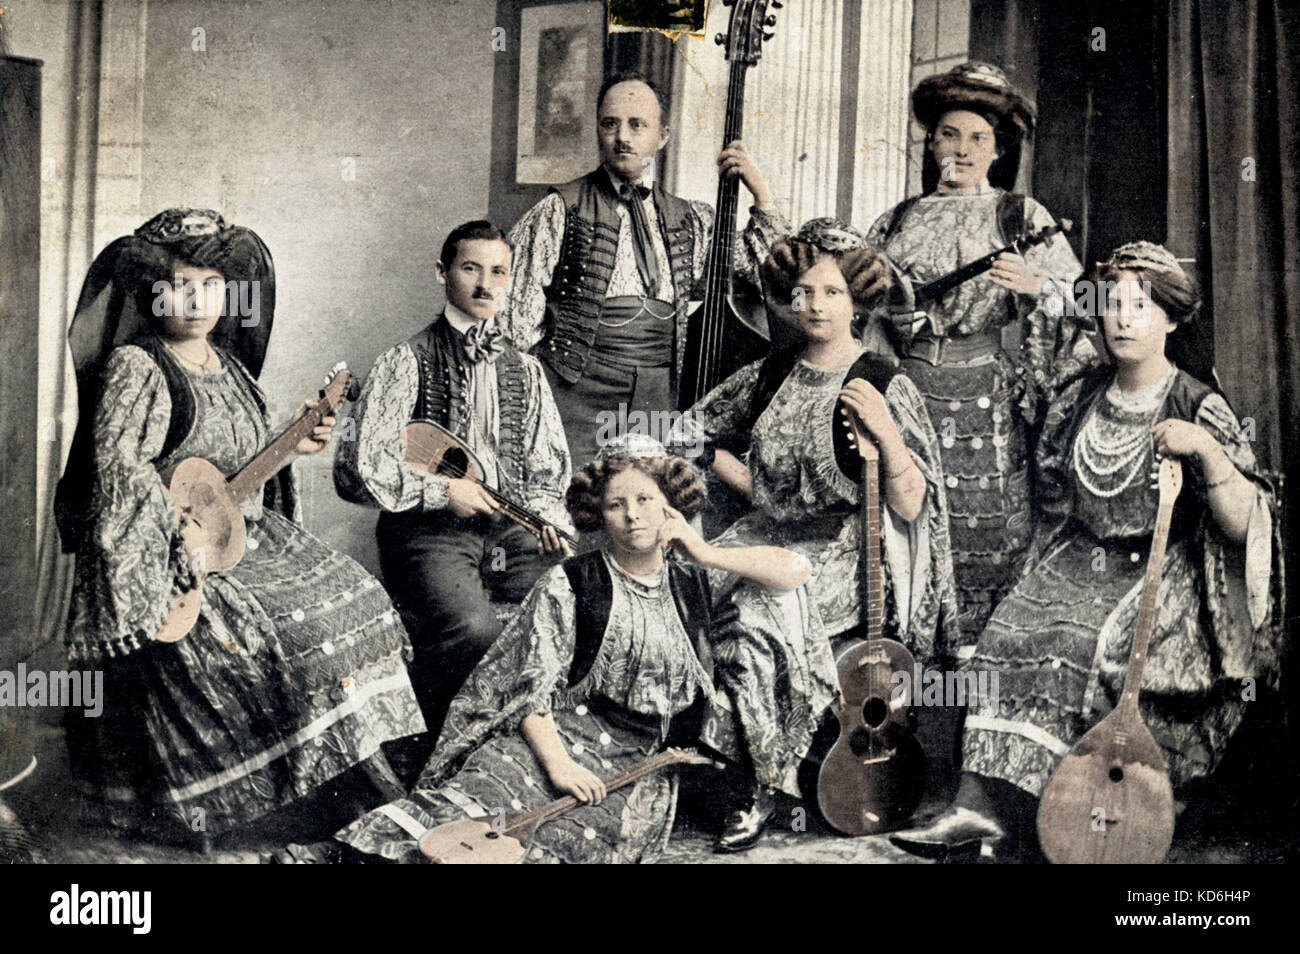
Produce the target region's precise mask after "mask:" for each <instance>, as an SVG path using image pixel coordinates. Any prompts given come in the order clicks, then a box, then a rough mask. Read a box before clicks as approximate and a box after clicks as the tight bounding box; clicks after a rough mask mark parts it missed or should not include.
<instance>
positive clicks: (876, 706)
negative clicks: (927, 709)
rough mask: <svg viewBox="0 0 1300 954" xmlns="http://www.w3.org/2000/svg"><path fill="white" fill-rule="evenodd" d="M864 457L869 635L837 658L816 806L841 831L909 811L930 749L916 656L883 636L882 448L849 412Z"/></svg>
mask: <svg viewBox="0 0 1300 954" xmlns="http://www.w3.org/2000/svg"><path fill="white" fill-rule="evenodd" d="M848 418H849V422H850V425H851V427H852V429H853V436H854V441H855V443H856V445H857V449H858V454H859V456H860V457H861V458H862V491H863V492H862V509H861V514H862V539H863V545H862V547H863V557H862V574H863V581H862V582H863V588H864V596H863V616H864V618H865V621H866V638H865V639H859V640H855V641H854V642H851V643H849V644H848V645H847V646H845V647H844V648H843V649H842V650H841V651H840V653H839V655H838V657H837V658H836V660H835V669H836V672H837V674H838V676H839V683H840V692H839V696H838V698H837V699H836V712H835V715H836V718H837V719H838V720H839V723H840V735H839V738H838V739H837V740H836V742H835V744H834V746H832V748H831V750H830V751H829V752H828V753H827V754H826V759H825V761H823V762H822V764H821V769H820V771H819V772H818V775H817V806H818V808H820V809H821V813H822V816H823V817H824V818H825V819H826V821H827V822H829V823H830V825H831V826H832V827H833V828H835V829H836V830H837V831H840V832H843V833H844V834H846V835H870V834H875V833H877V832H880V831H885V830H886V829H889V828H893V827H896V826H897V825H899V824H901V823H902V822H904V821H906V820H907V819H908V818H910V817H911V815H912V813H913V812H914V811H916V806H917V805H918V804H919V803H920V801H921V790H922V787H923V786H924V784H925V754H924V752H923V751H922V749H921V745H920V743H919V742H917V740H916V736H915V735H914V732H915V727H916V714H915V709H914V707H913V705H912V703H913V693H914V691H915V690H916V689H917V688H918V687H910V688H909V687H908V685H907V684H906V683H905V684H904V687H903V690H904V691H902V692H900V691H899V689H900V687H899V685H898V684H897V682H896V680H895V679H894V674H895V673H900V672H901V673H906V674H907V679H908V680H909V682H910V680H911V679H912V673H913V672H915V670H916V662H915V660H914V659H913V657H912V654H911V653H910V652H908V650H907V647H906V646H904V645H903V644H902V643H900V642H898V641H897V640H893V639H882V638H881V636H880V633H881V628H882V625H883V623H884V609H885V587H884V582H885V581H884V572H883V567H882V563H881V549H880V546H881V537H880V473H879V471H880V453H879V451H878V450H877V449H876V445H875V444H874V443H873V442H872V440H871V437H870V436H869V435H868V434H867V433H866V431H865V429H864V428H863V427H862V424H861V422H860V421H859V420H858V418H857V415H855V414H853V413H851V412H850V413H848Z"/></svg>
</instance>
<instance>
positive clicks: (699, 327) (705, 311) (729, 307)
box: [677, 0, 782, 411]
mask: <svg viewBox="0 0 1300 954" xmlns="http://www.w3.org/2000/svg"><path fill="white" fill-rule="evenodd" d="M769 6H771V7H772V8H773V9H778V10H779V9H780V8H781V6H782V4H780V3H778V2H776V0H733V2H732V10H731V20H730V23H729V24H728V26H727V33H726V35H725V36H724V35H723V34H721V33H719V34H718V35H717V36H716V37H715V39H716V41H717V43H718V45H719V46H725V47H726V57H727V60H728V61H729V62H730V63H731V73H730V76H729V77H728V80H727V106H726V118H725V120H724V122H723V133H722V146H723V148H725V147H726V146H727V144H728V143H730V142H733V141H734V140H736V139H739V138H740V136H741V131H742V128H743V127H744V121H745V74H746V71H747V70H748V69H749V68H750V67H751V66H753V65H754V64H756V63H757V62H758V60H759V57H760V56H761V55H762V49H763V41H764V40H770V39H771V38H772V36H773V34H771V33H766V32H764V30H765V28H766V27H770V26H773V25H775V23H776V17H774V16H770V15H769V14H768V12H767V8H768V7H769ZM719 151H721V150H719ZM739 196H740V178H739V177H738V176H723V177H722V178H720V179H719V180H718V197H717V202H716V204H715V205H714V207H713V208H714V211H715V213H716V214H715V218H714V220H713V236H712V238H711V239H710V243H709V256H708V259H707V264H706V265H705V270H704V302H703V304H702V305H701V306H700V307H699V308H698V309H696V311H695V312H694V313H693V314H692V315H691V317H690V320H689V322H688V323H687V327H686V344H685V350H684V351H683V354H684V355H685V360H684V361H683V363H682V377H681V381H680V382H679V384H678V387H677V405H678V408H679V410H683V411H684V410H686V409H687V408H689V407H691V406H692V405H694V404H695V403H696V402H698V401H699V400H700V398H702V397H704V395H706V394H708V393H709V392H710V391H711V390H713V389H714V388H715V387H717V386H718V385H719V384H721V383H722V381H723V380H725V379H726V377H727V376H728V375H729V374H731V373H732V372H734V371H736V370H738V369H739V368H741V367H743V366H744V365H746V364H748V363H749V362H750V361H754V360H756V359H757V358H759V357H761V356H762V355H763V354H765V353H766V352H767V341H768V338H769V333H768V330H767V327H766V322H762V323H761V324H759V323H756V322H755V320H754V319H752V318H750V317H748V316H747V315H745V314H744V313H743V312H742V311H741V310H740V309H737V308H736V307H735V306H734V305H733V304H732V287H731V276H732V271H733V270H734V268H735V245H736V206H737V203H738V200H739Z"/></svg>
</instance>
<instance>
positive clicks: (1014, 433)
mask: <svg viewBox="0 0 1300 954" xmlns="http://www.w3.org/2000/svg"><path fill="white" fill-rule="evenodd" d="M903 370H904V371H905V372H906V373H907V375H908V377H910V378H911V379H912V382H913V383H914V384H915V385H916V387H917V389H918V390H919V391H920V392H921V394H922V396H923V397H924V398H925V405H926V410H928V411H929V412H930V420H931V422H932V423H933V424H934V429H935V433H936V434H938V436H939V445H940V454H941V455H942V457H943V472H944V480H945V481H946V482H947V491H948V518H949V527H950V532H951V539H952V563H953V573H954V576H955V582H956V586H957V600H958V604H959V607H960V611H961V632H962V639H963V641H964V642H966V643H967V644H970V643H972V642H974V641H975V639H976V637H978V636H979V634H980V632H981V631H982V630H983V629H984V625H985V623H986V622H987V621H988V618H989V616H990V615H991V614H992V612H993V609H994V607H996V606H997V605H998V603H999V602H1001V601H1002V599H1003V597H1005V596H1006V595H1007V593H1008V592H1010V590H1011V587H1012V586H1014V585H1015V583H1016V580H1017V579H1018V578H1019V576H1020V571H1021V569H1022V567H1023V563H1024V556H1025V550H1026V548H1027V547H1028V545H1029V540H1030V530H1031V528H1030V509H1029V475H1028V456H1027V453H1026V449H1025V448H1026V436H1025V426H1024V422H1023V420H1022V418H1021V417H1020V415H1019V414H1018V413H1017V411H1016V407H1015V402H1016V390H1015V389H1016V386H1017V382H1016V380H1015V377H1014V370H1013V368H1012V366H1011V363H1010V361H1009V359H1008V358H1007V357H1006V356H1005V354H1003V353H1000V354H999V355H997V356H994V355H989V356H987V357H985V358H980V359H976V360H974V361H971V362H967V363H963V364H943V365H939V366H938V367H936V366H934V365H932V364H929V363H928V362H926V361H922V360H919V359H916V358H904V359H903Z"/></svg>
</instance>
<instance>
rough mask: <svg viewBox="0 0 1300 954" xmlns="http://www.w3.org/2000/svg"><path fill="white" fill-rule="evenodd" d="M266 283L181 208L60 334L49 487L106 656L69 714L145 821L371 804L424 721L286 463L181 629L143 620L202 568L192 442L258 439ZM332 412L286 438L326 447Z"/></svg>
mask: <svg viewBox="0 0 1300 954" xmlns="http://www.w3.org/2000/svg"><path fill="white" fill-rule="evenodd" d="M228 293H229V294H228ZM227 301H230V302H236V303H238V307H236V308H233V309H224V308H223V305H225V303H226V302H227ZM274 301H275V297H274V272H273V270H272V265H271V258H270V253H269V252H268V251H267V249H266V246H265V245H263V244H262V242H261V240H260V239H259V238H258V237H257V236H256V235H255V234H254V233H253V232H251V231H249V230H248V229H244V228H238V227H234V226H228V225H227V224H226V223H225V221H224V220H223V219H222V218H221V216H219V215H217V214H216V213H215V212H210V211H205V210H190V209H171V210H168V211H166V212H163V213H161V214H159V215H158V216H156V217H154V218H153V219H151V220H150V221H149V222H147V223H145V224H144V225H143V226H141V227H140V228H139V229H137V230H136V232H135V234H134V235H130V236H126V237H124V238H121V239H118V240H117V241H116V242H114V243H113V244H112V245H110V246H109V247H108V248H107V249H105V251H104V252H102V253H101V254H100V255H99V257H98V258H97V259H96V260H95V262H94V264H93V265H92V266H91V269H90V273H89V275H88V276H87V279H86V284H85V286H84V287H83V289H82V294H81V298H80V300H79V303H78V306H77V313H76V317H75V318H74V320H73V324H72V328H71V330H70V332H69V338H70V340H71V344H72V350H73V357H74V361H75V364H76V368H77V379H78V386H79V388H80V392H81V407H82V414H81V420H80V422H79V424H78V429H77V434H76V437H75V438H74V441H73V448H72V453H71V456H70V459H69V462H68V467H67V469H66V471H65V475H64V478H63V480H62V481H61V482H60V486H59V492H58V496H57V500H56V516H57V517H58V521H59V529H60V531H61V533H62V535H63V539H64V547H65V549H68V550H72V551H74V552H75V553H76V555H77V557H76V571H75V576H74V583H73V592H72V607H71V612H70V616H69V620H68V634H67V640H68V646H69V655H70V656H71V661H72V664H73V665H74V666H84V667H88V668H95V669H99V670H102V671H103V672H104V674H105V683H104V697H105V703H104V711H103V714H102V715H101V716H100V717H99V718H95V719H82V718H73V719H71V720H70V721H69V723H68V745H69V754H70V757H71V760H72V765H73V770H74V774H75V775H76V776H77V777H78V779H79V781H80V782H81V783H82V784H83V786H84V787H85V788H87V789H89V794H90V795H91V798H92V799H93V800H94V801H95V802H96V803H97V804H98V805H99V806H100V807H102V810H103V815H104V819H105V820H106V821H108V822H109V823H110V824H112V825H114V826H117V827H122V828H127V829H136V830H139V831H142V832H144V833H146V834H151V835H153V836H154V837H164V838H165V837H166V836H167V832H166V826H169V825H170V826H174V828H173V831H175V832H178V833H190V832H202V833H204V834H206V835H207V836H208V837H214V836H217V835H219V834H222V833H224V832H226V831H229V830H231V829H234V828H237V827H242V826H245V825H247V824H249V823H250V822H253V821H255V820H257V819H259V818H262V817H263V816H265V815H267V814H268V813H270V812H272V811H274V810H275V809H278V808H281V807H283V806H286V805H288V804H289V803H291V802H294V801H297V800H299V799H302V798H304V797H306V796H310V795H313V794H314V793H316V792H318V790H319V791H321V792H322V794H325V795H327V796H332V797H333V800H336V801H340V802H341V803H342V804H340V806H339V808H340V809H341V810H342V811H343V812H345V813H346V812H349V811H354V810H355V809H356V808H357V807H358V805H357V804H356V802H360V803H362V806H361V807H368V805H369V804H374V803H375V802H377V801H382V800H383V798H386V797H391V795H392V794H393V792H394V791H397V790H399V789H400V786H399V784H398V782H397V780H396V777H395V776H394V775H393V773H392V770H391V769H390V768H389V766H388V763H387V761H386V760H385V758H384V756H383V754H382V753H381V752H380V745H381V743H383V742H386V741H388V740H390V739H395V738H398V737H400V736H405V735H410V734H412V733H415V732H419V731H422V730H423V728H424V723H423V720H422V719H421V717H420V713H419V707H418V706H417V704H416V700H415V695H414V693H413V692H412V691H411V686H410V682H409V680H408V678H407V675H406V667H405V662H404V659H403V656H404V655H405V654H408V653H409V644H408V642H407V638H406V633H405V631H404V630H403V628H402V625H401V622H400V621H399V620H398V618H397V615H396V613H395V612H394V610H393V607H392V604H391V603H390V602H389V600H388V596H387V595H386V594H385V593H384V591H383V589H382V587H381V586H380V585H379V583H378V582H377V581H376V580H375V579H374V578H372V577H371V576H370V575H369V574H368V573H366V572H365V570H364V569H362V568H361V566H359V565H358V564H357V563H355V562H354V561H353V560H351V559H349V558H348V557H346V556H344V555H343V554H341V553H337V552H335V551H334V550H332V549H330V548H329V547H328V546H326V545H325V544H323V543H322V542H321V541H319V540H317V539H316V538H315V537H313V536H312V535H311V534H309V533H307V532H306V531H305V530H303V529H302V528H301V527H299V526H298V525H297V524H295V523H294V522H293V520H292V516H293V509H294V508H293V494H292V490H293V483H292V479H291V473H290V470H289V469H288V468H285V469H284V470H282V471H281V472H280V473H279V474H278V475H276V476H275V477H274V478H272V480H271V481H269V482H268V483H267V484H266V487H265V493H257V494H255V495H254V496H253V497H251V498H250V499H249V500H248V501H247V502H246V503H245V504H244V505H243V516H244V520H245V524H246V528H247V532H246V535H245V549H244V554H243V557H242V558H241V559H240V562H239V563H238V564H236V565H235V566H234V567H233V568H231V569H230V570H228V571H225V572H222V573H210V574H208V575H207V576H206V577H204V578H203V580H202V608H201V611H200V615H199V618H198V621H197V623H196V624H195V626H194V628H193V630H192V631H191V632H190V633H189V634H188V635H187V636H186V637H184V638H183V639H181V640H180V641H179V642H174V643H161V642H155V641H154V639H153V636H154V634H155V633H156V632H157V631H158V629H159V626H160V624H161V623H162V621H163V619H164V617H165V616H166V614H167V612H168V610H169V608H170V606H171V603H172V600H173V599H174V597H175V595H176V593H177V591H178V590H181V589H188V588H190V587H192V586H193V585H194V584H195V581H196V576H195V570H196V567H195V566H193V565H192V563H191V557H190V555H189V554H188V553H187V552H186V548H185V546H184V544H183V542H182V538H181V535H180V528H179V525H178V521H177V517H176V515H175V513H174V511H173V508H172V504H171V502H170V500H169V499H168V494H167V490H166V487H167V483H166V481H167V479H168V478H169V476H170V472H171V470H172V469H174V468H175V466H176V465H177V464H179V463H180V462H181V461H182V460H184V459H186V458H188V457H193V456H203V457H206V458H207V459H208V461H209V462H211V463H212V464H214V465H215V466H216V467H217V468H218V469H219V470H221V471H222V472H223V473H225V474H226V475H227V476H229V475H232V474H234V473H235V472H237V471H238V470H239V469H240V468H241V467H242V466H243V465H244V464H245V463H246V462H247V461H248V460H249V459H250V458H252V457H253V455H254V454H256V453H257V452H258V451H259V450H261V449H262V447H263V446H265V445H266V443H267V442H268V439H269V437H270V432H269V421H268V419H267V415H266V401H265V398H264V397H263V395H262V392H261V390H260V389H259V388H258V386H257V384H256V382H255V381H254V375H255V374H256V373H257V372H258V371H259V370H260V369H261V366H262V358H263V355H264V353H265V348H266V342H267V338H268V337H269V334H270V329H271V321H272V317H273V315H272V312H273V309H274ZM332 424H333V419H332V418H326V419H325V420H324V422H323V423H322V426H320V427H318V428H316V430H315V432H314V433H313V436H312V437H311V438H308V439H304V440H303V441H302V442H301V443H300V444H299V445H298V447H297V452H298V453H299V454H308V453H315V452H317V451H320V450H322V449H323V448H324V447H325V446H326V445H327V443H328V440H329V432H330V426H331V425H332ZM349 770H352V771H349ZM344 773H349V774H347V775H346V776H345V775H344ZM330 782H332V783H333V784H331V785H330V786H329V787H328V788H324V789H323V788H322V787H323V786H325V785H326V783H330ZM340 793H342V795H343V796H344V797H343V798H341V799H340V797H339V796H340ZM348 799H352V800H354V801H353V802H352V803H351V804H349V802H348ZM326 821H328V819H326Z"/></svg>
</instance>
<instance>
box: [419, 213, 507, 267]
mask: <svg viewBox="0 0 1300 954" xmlns="http://www.w3.org/2000/svg"><path fill="white" fill-rule="evenodd" d="M475 239H478V240H481V241H485V242H491V241H497V242H504V243H505V246H506V248H508V249H510V250H511V251H514V249H513V247H512V246H511V245H510V240H509V239H508V238H506V236H505V233H504V232H502V231H501V230H500V229H499V228H497V227H496V226H495V225H493V224H492V223H491V222H489V221H488V220H487V219H475V220H474V221H473V222H465V223H463V224H461V225H458V226H456V227H455V228H454V229H452V230H451V233H450V234H449V235H448V236H447V240H446V241H445V242H443V243H442V254H441V255H439V256H438V262H439V263H440V264H441V265H442V267H443V269H444V270H446V269H449V268H451V263H452V262H454V261H456V253H457V252H459V251H460V243H461V242H465V241H474V240H475Z"/></svg>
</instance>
